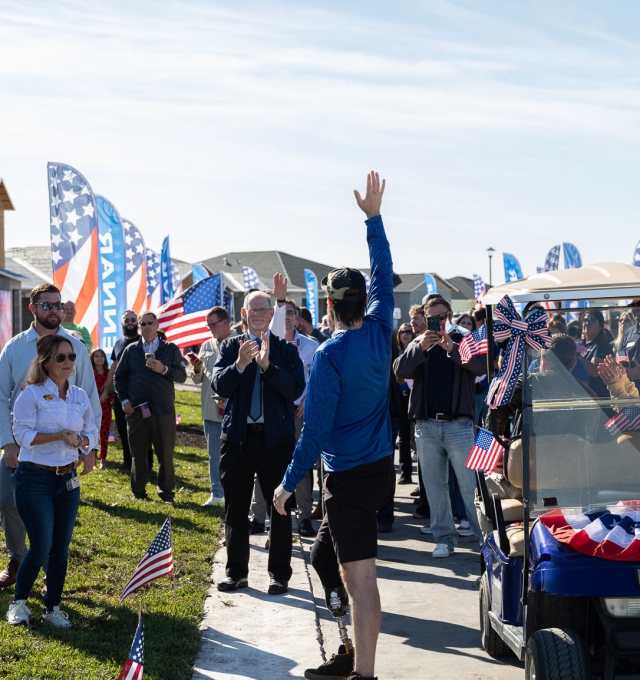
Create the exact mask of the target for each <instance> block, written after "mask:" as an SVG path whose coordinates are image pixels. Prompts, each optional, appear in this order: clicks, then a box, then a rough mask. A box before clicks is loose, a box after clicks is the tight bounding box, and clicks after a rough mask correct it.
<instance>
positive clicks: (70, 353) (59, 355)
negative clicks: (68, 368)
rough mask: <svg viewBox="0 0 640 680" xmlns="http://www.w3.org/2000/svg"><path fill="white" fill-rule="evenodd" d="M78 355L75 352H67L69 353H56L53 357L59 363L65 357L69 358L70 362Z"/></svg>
mask: <svg viewBox="0 0 640 680" xmlns="http://www.w3.org/2000/svg"><path fill="white" fill-rule="evenodd" d="M77 356H78V355H77V354H76V353H75V352H69V354H62V353H61V354H56V356H55V359H56V362H57V363H58V364H61V363H62V362H63V361H64V360H65V359H69V361H70V362H71V363H73V362H74V361H75V360H76V357H77Z"/></svg>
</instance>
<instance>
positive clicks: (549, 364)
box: [523, 301, 640, 513]
mask: <svg viewBox="0 0 640 680" xmlns="http://www.w3.org/2000/svg"><path fill="white" fill-rule="evenodd" d="M556 304H557V307H560V309H551V310H549V311H550V313H551V314H553V315H554V319H555V324H556V325H555V326H554V320H552V321H551V324H550V325H551V326H552V328H551V332H552V334H556V333H562V334H563V338H562V339H559V338H558V339H556V343H559V345H562V344H563V345H564V349H563V348H562V347H559V349H558V350H557V351H554V350H543V351H542V352H535V351H533V350H531V348H529V349H528V353H527V359H526V361H525V366H524V375H523V406H524V410H523V425H524V429H523V436H524V440H523V446H525V447H528V450H529V457H530V498H531V508H532V510H533V512H534V513H540V512H542V511H548V510H550V509H554V508H563V509H567V508H575V509H577V510H579V511H584V510H588V509H599V508H602V509H604V508H605V507H606V506H611V505H615V504H616V503H618V502H619V501H639V500H640V397H638V396H634V394H635V395H637V391H636V390H635V389H634V385H633V383H627V384H628V387H629V389H628V390H627V393H623V394H622V395H620V394H618V395H617V396H612V391H611V390H610V389H609V387H608V386H607V385H606V384H605V383H604V382H603V381H602V380H601V378H600V377H599V376H598V372H597V368H596V366H597V364H598V363H600V362H601V361H602V360H603V357H604V356H606V355H607V354H610V355H613V356H614V357H615V348H614V346H613V344H612V340H613V339H614V338H616V337H617V334H618V321H619V319H620V314H621V311H625V310H624V309H622V310H620V308H618V309H615V310H606V309H603V307H604V306H605V305H607V304H609V305H611V304H612V301H606V302H605V301H602V302H601V303H597V302H593V301H592V302H591V309H594V307H595V305H596V304H600V305H602V306H600V307H598V309H600V310H601V314H600V315H598V314H596V313H595V312H590V309H589V308H586V307H585V308H581V309H577V308H574V309H567V308H568V307H569V306H570V305H571V302H570V301H565V302H558V303H556ZM584 304H586V303H584ZM614 304H615V303H614ZM622 304H624V302H623V303H622ZM575 307H577V305H575ZM603 317H604V321H605V324H606V326H608V327H609V330H610V332H611V334H612V335H609V334H608V333H607V332H606V328H603V327H602V325H601V323H600V321H601V320H602V319H603ZM594 319H595V320H594ZM572 322H574V323H572ZM575 322H577V323H575ZM563 324H564V326H563ZM596 330H598V333H597V334H596V333H595V331H596ZM571 332H573V333H574V335H577V338H575V340H576V346H577V349H578V355H577V357H573V358H572V357H571V352H570V351H567V341H568V336H567V334H568V333H571ZM559 345H558V346H559ZM570 347H571V343H570V342H569V348H570ZM638 384H639V385H640V382H639V383H638ZM614 392H615V390H614ZM629 393H633V394H629Z"/></svg>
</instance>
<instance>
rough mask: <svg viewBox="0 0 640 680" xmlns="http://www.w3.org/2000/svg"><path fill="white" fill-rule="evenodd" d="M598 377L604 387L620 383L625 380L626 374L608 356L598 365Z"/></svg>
mask: <svg viewBox="0 0 640 680" xmlns="http://www.w3.org/2000/svg"><path fill="white" fill-rule="evenodd" d="M598 375H599V376H600V377H601V378H602V382H603V383H604V384H605V385H612V384H613V383H617V382H622V381H623V380H624V379H625V376H626V372H625V370H624V368H622V366H620V364H619V363H618V362H617V361H616V360H615V359H614V358H613V357H612V356H611V355H609V356H606V357H605V358H604V359H603V360H602V361H601V362H600V363H599V364H598Z"/></svg>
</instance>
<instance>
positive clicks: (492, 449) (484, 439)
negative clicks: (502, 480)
mask: <svg viewBox="0 0 640 680" xmlns="http://www.w3.org/2000/svg"><path fill="white" fill-rule="evenodd" d="M503 451H504V448H503V447H502V446H500V444H498V442H497V441H496V439H495V437H494V436H493V435H492V434H491V432H489V431H488V430H483V429H482V428H480V429H479V431H478V436H477V437H476V442H475V444H474V445H473V448H472V449H471V452H470V453H469V457H468V458H467V462H466V463H465V467H468V468H470V469H471V470H484V471H485V472H493V471H494V470H495V469H496V465H497V464H498V461H499V460H500V456H501V455H502V452H503Z"/></svg>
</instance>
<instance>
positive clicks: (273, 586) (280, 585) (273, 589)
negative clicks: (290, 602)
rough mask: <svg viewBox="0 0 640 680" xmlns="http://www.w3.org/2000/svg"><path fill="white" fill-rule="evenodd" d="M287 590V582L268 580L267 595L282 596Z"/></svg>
mask: <svg viewBox="0 0 640 680" xmlns="http://www.w3.org/2000/svg"><path fill="white" fill-rule="evenodd" d="M287 590H289V581H279V580H278V579H277V578H271V579H269V590H267V593H268V594H269V595H282V594H283V593H286V592H287Z"/></svg>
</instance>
